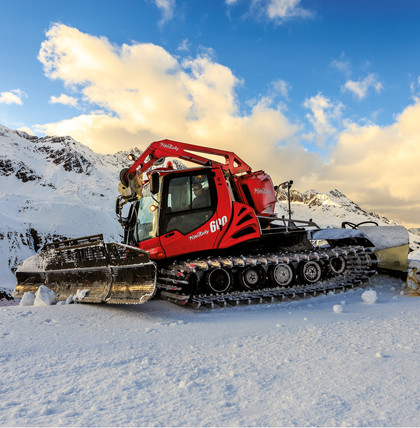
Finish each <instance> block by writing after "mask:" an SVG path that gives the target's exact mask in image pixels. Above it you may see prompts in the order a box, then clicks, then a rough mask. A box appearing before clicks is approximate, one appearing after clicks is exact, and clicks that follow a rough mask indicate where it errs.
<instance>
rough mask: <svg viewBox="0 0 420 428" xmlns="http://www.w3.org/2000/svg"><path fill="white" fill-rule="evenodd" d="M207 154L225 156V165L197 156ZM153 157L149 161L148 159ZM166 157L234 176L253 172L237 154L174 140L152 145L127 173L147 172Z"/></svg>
mask: <svg viewBox="0 0 420 428" xmlns="http://www.w3.org/2000/svg"><path fill="white" fill-rule="evenodd" d="M193 152H198V153H207V154H210V155H217V156H223V157H224V158H225V163H221V162H218V161H215V160H211V159H209V158H206V157H203V156H200V155H197V154H196V153H193ZM149 156H150V157H151V158H150V159H149V160H148V161H146V159H147V158H148V157H149ZM164 157H175V158H178V159H182V160H185V161H189V162H193V163H195V164H197V165H202V166H205V165H212V166H220V167H221V168H222V169H223V170H224V171H230V172H231V173H232V174H240V173H244V172H251V170H252V169H251V167H250V166H249V165H248V164H247V163H246V162H244V161H243V160H242V159H241V158H240V157H239V156H237V155H236V154H235V153H233V152H230V151H227V150H220V149H213V148H210V147H202V146H197V145H194V144H188V143H182V142H180V141H173V140H160V141H155V142H154V143H152V144H150V145H149V147H147V149H146V150H145V151H144V152H143V153H142V154H141V156H140V157H139V158H138V159H137V160H136V161H135V162H134V163H133V165H131V167H130V169H129V170H128V172H127V175H128V174H134V173H135V172H136V170H137V169H139V170H140V171H142V172H145V171H147V170H148V169H149V168H150V167H151V166H152V165H153V164H154V163H155V162H156V161H157V160H159V159H161V158H164Z"/></svg>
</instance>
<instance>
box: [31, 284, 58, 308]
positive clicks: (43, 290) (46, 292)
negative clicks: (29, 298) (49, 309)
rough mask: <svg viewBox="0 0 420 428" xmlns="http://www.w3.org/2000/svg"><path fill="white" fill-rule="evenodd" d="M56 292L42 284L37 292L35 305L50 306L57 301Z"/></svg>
mask: <svg viewBox="0 0 420 428" xmlns="http://www.w3.org/2000/svg"><path fill="white" fill-rule="evenodd" d="M55 299H56V296H55V293H54V291H52V290H50V289H49V288H48V287H46V286H45V285H41V286H40V287H39V288H38V290H36V293H35V301H34V306H49V305H53V304H54V303H55Z"/></svg>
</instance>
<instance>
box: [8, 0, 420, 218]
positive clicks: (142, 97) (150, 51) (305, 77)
mask: <svg viewBox="0 0 420 428" xmlns="http://www.w3.org/2000/svg"><path fill="white" fill-rule="evenodd" d="M0 6H1V10H2V17H3V19H2V23H1V26H0V58H1V60H0V123H1V124H3V125H6V126H8V127H10V128H13V129H17V128H20V129H24V130H27V131H28V132H33V133H35V134H37V135H45V134H70V135H72V136H73V137H74V138H75V139H77V140H78V141H80V142H82V143H84V144H87V145H89V146H90V147H92V148H93V149H94V150H96V151H101V152H108V153H111V152H115V151H117V150H120V149H126V148H129V147H132V146H134V145H137V146H139V147H140V148H144V147H145V146H146V145H147V144H148V143H149V142H151V141H153V140H156V139H161V138H173V139H177V140H181V141H188V142H193V143H198V144H205V145H213V146H215V147H226V148H229V149H233V150H235V151H236V152H238V154H239V155H240V156H242V157H243V158H244V159H245V160H246V161H248V163H251V164H253V162H252V161H254V164H255V165H254V166H255V168H256V169H260V168H261V169H265V170H266V171H267V172H269V173H270V174H271V175H272V176H273V177H274V180H275V181H277V180H278V181H284V180H286V179H289V178H294V179H295V183H296V185H297V186H298V187H299V188H300V189H301V190H304V189H305V188H318V189H319V190H324V191H325V190H329V189H330V188H334V187H338V188H339V189H340V190H341V191H343V192H344V193H346V194H348V196H350V197H352V198H353V199H355V200H356V201H357V202H359V203H360V204H362V205H364V206H367V207H368V208H371V209H372V210H377V211H379V212H381V213H382V214H385V215H388V216H389V217H391V218H394V219H396V220H399V221H402V222H404V223H405V224H407V225H420V196H419V194H420V192H419V191H418V188H419V186H420V177H419V173H418V172H417V171H418V167H417V165H418V159H419V157H420V148H418V146H419V144H418V141H417V138H418V137H417V136H418V135H420V133H418V132H420V125H417V122H420V120H416V118H417V116H418V114H420V103H419V100H418V96H419V95H420V56H419V54H418V52H419V51H420V30H419V24H418V23H419V22H420V2H419V1H416V0H406V1H404V0H402V1H398V2H397V1H390V0H381V1H379V0H378V1H374V0H370V1H366V0H365V1H359V0H340V1H333V0H329V1H328V0H319V1H315V0H226V1H223V0H220V1H217V0H212V1H210V0H194V1H193V0H190V1H186V0H184V1H181V0H120V1H118V2H117V1H104V0H103V1H96V0H88V1H79V0H72V1H58V0H55V1H52V0H40V1H33V0H1V1H0ZM137 71H138V73H137ZM416 156H419V157H417V161H415V159H416Z"/></svg>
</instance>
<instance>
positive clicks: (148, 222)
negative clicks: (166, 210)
mask: <svg viewBox="0 0 420 428" xmlns="http://www.w3.org/2000/svg"><path fill="white" fill-rule="evenodd" d="M156 205H157V204H156V202H155V201H154V200H153V198H152V196H151V194H150V190H149V187H148V186H147V187H145V188H143V196H142V197H141V199H140V200H139V202H138V203H137V205H136V207H135V210H137V221H136V224H135V226H134V231H133V232H134V233H133V234H134V239H135V240H136V241H137V242H141V241H146V240H148V239H151V238H154V237H155V236H156V231H157V215H158V210H157V209H155V210H153V211H152V210H151V209H150V207H151V206H156Z"/></svg>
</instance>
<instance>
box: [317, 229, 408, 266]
mask: <svg viewBox="0 0 420 428" xmlns="http://www.w3.org/2000/svg"><path fill="white" fill-rule="evenodd" d="M362 224H363V223H360V224H358V225H356V224H353V223H351V225H352V226H353V228H352V229H345V228H342V229H336V228H330V229H321V230H319V231H315V232H314V233H313V234H312V239H324V240H327V241H328V242H333V241H335V242H349V241H350V240H354V241H355V242H358V243H360V244H361V245H363V246H365V247H369V246H370V247H372V248H373V251H374V254H375V257H376V259H377V260H378V268H379V269H382V270H385V271H387V272H388V273H398V274H401V273H403V272H407V269H408V251H409V237H408V232H407V230H406V229H405V228H404V227H403V226H363V225H362Z"/></svg>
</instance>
